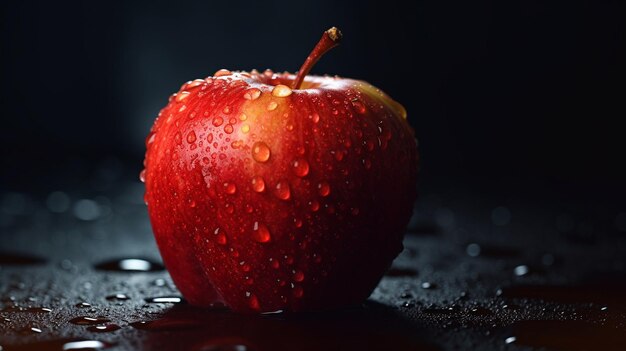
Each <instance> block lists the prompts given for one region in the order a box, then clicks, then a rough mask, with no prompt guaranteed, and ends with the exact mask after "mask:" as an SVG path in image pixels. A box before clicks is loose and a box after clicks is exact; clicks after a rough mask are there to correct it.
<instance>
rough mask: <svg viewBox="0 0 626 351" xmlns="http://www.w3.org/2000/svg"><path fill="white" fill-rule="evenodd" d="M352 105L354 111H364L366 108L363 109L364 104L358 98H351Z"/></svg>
mask: <svg viewBox="0 0 626 351" xmlns="http://www.w3.org/2000/svg"><path fill="white" fill-rule="evenodd" d="M352 106H354V109H355V110H356V112H358V113H361V114H363V113H365V111H366V109H365V105H364V104H363V103H362V102H361V101H359V100H356V99H355V100H352Z"/></svg>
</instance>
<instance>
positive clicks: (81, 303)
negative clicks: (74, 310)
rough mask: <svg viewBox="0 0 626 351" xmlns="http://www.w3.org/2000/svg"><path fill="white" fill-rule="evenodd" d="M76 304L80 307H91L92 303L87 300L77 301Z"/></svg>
mask: <svg viewBox="0 0 626 351" xmlns="http://www.w3.org/2000/svg"><path fill="white" fill-rule="evenodd" d="M74 306H76V307H78V308H89V307H91V304H90V303H87V302H79V303H77V304H76V305H74Z"/></svg>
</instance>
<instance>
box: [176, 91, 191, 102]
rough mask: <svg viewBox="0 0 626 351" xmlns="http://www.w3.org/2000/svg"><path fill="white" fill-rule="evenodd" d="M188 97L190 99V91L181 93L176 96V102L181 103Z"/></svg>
mask: <svg viewBox="0 0 626 351" xmlns="http://www.w3.org/2000/svg"><path fill="white" fill-rule="evenodd" d="M188 97H189V92H188V91H181V92H180V93H178V94H176V102H181V101H183V100H185V99H186V98H188Z"/></svg>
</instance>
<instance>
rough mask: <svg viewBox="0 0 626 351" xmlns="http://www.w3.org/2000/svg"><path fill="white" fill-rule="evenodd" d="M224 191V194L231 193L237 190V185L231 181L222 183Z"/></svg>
mask: <svg viewBox="0 0 626 351" xmlns="http://www.w3.org/2000/svg"><path fill="white" fill-rule="evenodd" d="M224 191H225V192H226V194H229V195H232V194H234V193H236V192H237V186H236V185H235V184H233V183H228V182H226V183H224Z"/></svg>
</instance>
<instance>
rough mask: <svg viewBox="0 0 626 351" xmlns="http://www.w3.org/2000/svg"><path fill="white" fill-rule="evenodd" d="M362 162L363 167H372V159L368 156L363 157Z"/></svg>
mask: <svg viewBox="0 0 626 351" xmlns="http://www.w3.org/2000/svg"><path fill="white" fill-rule="evenodd" d="M362 162H363V167H365V169H370V168H372V161H371V160H370V159H369V158H364V159H363V160H362Z"/></svg>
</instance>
